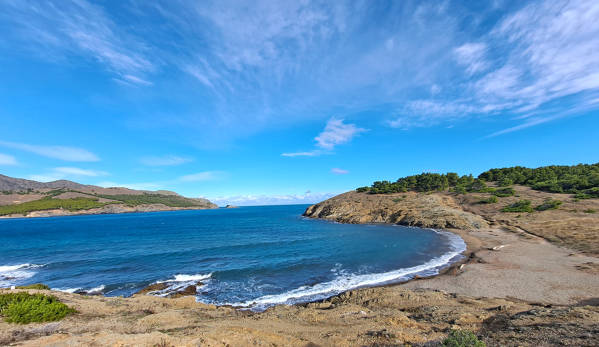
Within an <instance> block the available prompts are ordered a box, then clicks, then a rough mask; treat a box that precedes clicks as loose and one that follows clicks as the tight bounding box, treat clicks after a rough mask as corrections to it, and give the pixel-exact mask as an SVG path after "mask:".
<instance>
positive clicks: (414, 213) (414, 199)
mask: <svg viewBox="0 0 599 347" xmlns="http://www.w3.org/2000/svg"><path fill="white" fill-rule="evenodd" d="M304 216H307V217H312V218H323V219H327V220H332V221H336V222H340V223H393V224H401V225H410V226H418V227H424V228H456V229H463V230H471V229H480V228H484V227H486V226H488V223H487V222H486V221H485V220H484V219H483V218H482V217H480V216H478V215H475V214H473V213H470V212H466V211H463V210H462V209H461V208H460V207H459V206H458V205H457V204H456V202H455V201H454V200H453V198H452V197H450V196H447V195H442V194H418V193H414V192H407V193H398V194H387V195H373V194H367V193H357V192H353V191H352V192H347V193H344V194H341V195H337V196H335V197H333V198H330V199H328V200H325V201H323V202H320V203H318V204H315V205H312V206H310V207H308V209H306V212H304Z"/></svg>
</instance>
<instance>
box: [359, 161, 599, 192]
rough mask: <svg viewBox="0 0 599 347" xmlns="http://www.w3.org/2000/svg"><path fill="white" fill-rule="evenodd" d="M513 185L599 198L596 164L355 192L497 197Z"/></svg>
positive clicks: (384, 184) (411, 181)
mask: <svg viewBox="0 0 599 347" xmlns="http://www.w3.org/2000/svg"><path fill="white" fill-rule="evenodd" d="M485 182H497V185H498V186H499V187H505V188H500V189H493V188H489V187H487V185H486V183H485ZM512 184H519V185H524V186H528V187H531V188H532V189H535V190H541V191H545V192H551V193H569V194H575V198H577V199H591V198H599V163H597V164H591V165H589V164H579V165H575V166H555V165H554V166H544V167H539V168H536V169H529V168H525V167H522V166H515V167H509V168H503V169H491V170H489V171H485V172H483V173H482V174H480V175H479V176H478V178H474V177H473V176H472V175H468V176H466V175H464V176H458V174H456V173H453V172H450V173H447V174H437V173H422V174H420V175H413V176H407V177H403V178H400V179H398V180H397V181H395V182H390V181H376V182H374V183H373V184H372V185H371V186H370V187H360V188H358V189H357V191H358V192H364V193H370V194H389V193H399V192H406V191H415V192H433V191H445V190H447V189H449V190H450V191H453V192H455V193H458V194H466V193H470V192H479V193H493V194H494V195H496V196H498V197H505V196H512V195H514V189H513V188H509V186H510V185H512Z"/></svg>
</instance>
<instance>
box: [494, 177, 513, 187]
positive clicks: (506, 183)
mask: <svg viewBox="0 0 599 347" xmlns="http://www.w3.org/2000/svg"><path fill="white" fill-rule="evenodd" d="M497 184H498V185H499V186H500V187H509V186H511V185H512V184H514V181H512V180H511V179H510V178H508V177H503V178H502V179H500V180H499V181H498V182H497Z"/></svg>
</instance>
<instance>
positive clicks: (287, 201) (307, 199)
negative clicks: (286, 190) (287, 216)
mask: <svg viewBox="0 0 599 347" xmlns="http://www.w3.org/2000/svg"><path fill="white" fill-rule="evenodd" d="M335 195H337V193H312V192H310V191H308V192H305V193H304V194H284V195H235V196H218V197H209V198H208V199H209V200H210V201H212V202H214V203H215V204H217V205H219V206H225V205H236V206H260V205H295V204H315V203H317V202H320V201H323V200H326V199H328V198H331V197H333V196H335Z"/></svg>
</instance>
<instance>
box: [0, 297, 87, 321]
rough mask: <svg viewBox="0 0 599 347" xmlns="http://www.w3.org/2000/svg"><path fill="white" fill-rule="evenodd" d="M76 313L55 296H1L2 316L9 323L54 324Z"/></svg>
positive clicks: (0, 309)
mask: <svg viewBox="0 0 599 347" xmlns="http://www.w3.org/2000/svg"><path fill="white" fill-rule="evenodd" d="M74 312H75V310H74V309H72V308H70V307H68V306H67V305H65V304H63V303H62V302H60V301H59V300H58V299H57V298H56V297H54V296H49V295H44V294H29V293H25V292H20V293H9V294H0V315H2V316H4V317H5V320H6V321H7V322H9V323H19V324H27V323H31V322H52V321H57V320H60V319H62V318H64V317H66V316H67V315H68V314H71V313H74Z"/></svg>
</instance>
